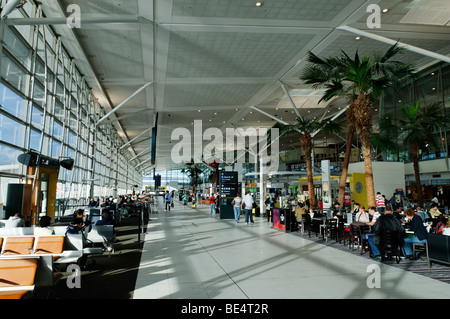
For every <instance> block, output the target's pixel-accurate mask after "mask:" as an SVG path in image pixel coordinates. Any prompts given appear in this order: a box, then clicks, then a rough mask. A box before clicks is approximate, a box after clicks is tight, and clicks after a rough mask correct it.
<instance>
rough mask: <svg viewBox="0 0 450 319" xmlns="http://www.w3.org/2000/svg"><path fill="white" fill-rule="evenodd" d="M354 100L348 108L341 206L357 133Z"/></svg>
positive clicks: (339, 198) (340, 192) (339, 199)
mask: <svg viewBox="0 0 450 319" xmlns="http://www.w3.org/2000/svg"><path fill="white" fill-rule="evenodd" d="M353 108H354V105H353V101H351V102H350V106H349V108H348V109H347V112H346V113H347V123H348V136H347V147H346V148H345V156H344V163H343V166H342V173H341V180H340V183H339V196H338V202H339V203H340V204H341V206H344V195H345V185H346V184H347V174H348V164H349V163H350V155H351V151H352V141H353V137H354V135H355V129H356V128H355V116H354V113H353V112H354V111H353Z"/></svg>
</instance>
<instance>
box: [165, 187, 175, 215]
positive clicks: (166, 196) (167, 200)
mask: <svg viewBox="0 0 450 319" xmlns="http://www.w3.org/2000/svg"><path fill="white" fill-rule="evenodd" d="M172 200H173V199H172V196H170V193H169V191H166V195H165V196H164V202H165V204H166V206H164V211H167V207H169V209H168V210H169V212H170V204H171V203H172Z"/></svg>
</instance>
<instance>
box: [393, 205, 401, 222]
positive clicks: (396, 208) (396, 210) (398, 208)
mask: <svg viewBox="0 0 450 319" xmlns="http://www.w3.org/2000/svg"><path fill="white" fill-rule="evenodd" d="M401 212H402V206H401V205H400V204H396V205H395V206H394V212H393V213H392V215H393V216H394V217H395V218H397V219H398V220H401V219H402V215H400V213H401Z"/></svg>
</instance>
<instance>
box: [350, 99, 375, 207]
mask: <svg viewBox="0 0 450 319" xmlns="http://www.w3.org/2000/svg"><path fill="white" fill-rule="evenodd" d="M354 102H355V109H354V111H355V120H356V129H357V130H358V134H359V138H360V140H361V149H362V153H363V159H364V174H365V177H366V190H367V204H368V206H369V207H372V206H373V207H376V203H375V189H374V185H373V170H372V143H371V139H370V137H371V133H372V109H373V104H372V102H371V101H370V98H369V97H368V96H366V95H365V94H364V92H360V93H359V95H358V97H357V99H356V100H355V101H354Z"/></svg>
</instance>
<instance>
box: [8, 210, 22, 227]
mask: <svg viewBox="0 0 450 319" xmlns="http://www.w3.org/2000/svg"><path fill="white" fill-rule="evenodd" d="M15 227H25V221H24V220H23V219H22V214H20V213H15V214H14V216H11V217H9V219H8V220H7V221H6V223H5V228H15Z"/></svg>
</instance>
